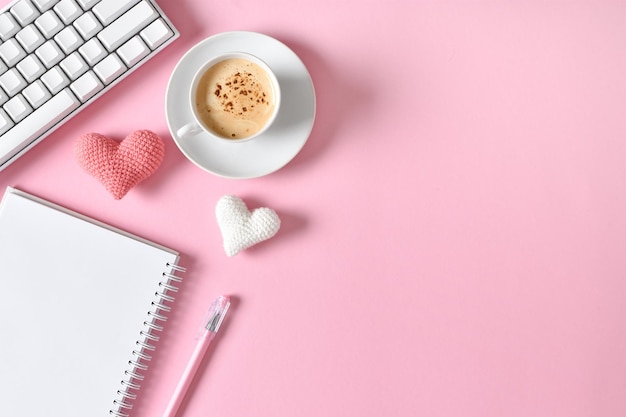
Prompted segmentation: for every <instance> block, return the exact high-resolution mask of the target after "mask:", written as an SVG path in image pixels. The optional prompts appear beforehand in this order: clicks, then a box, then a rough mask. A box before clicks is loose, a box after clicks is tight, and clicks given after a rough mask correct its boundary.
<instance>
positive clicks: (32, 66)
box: [17, 55, 46, 83]
mask: <svg viewBox="0 0 626 417" xmlns="http://www.w3.org/2000/svg"><path fill="white" fill-rule="evenodd" d="M17 69H18V70H19V71H20V73H22V75H23V76H24V79H26V81H27V82H29V83H32V82H33V81H35V80H36V79H37V78H39V77H40V76H41V74H43V73H44V72H46V68H45V67H44V65H43V64H42V63H41V61H40V60H39V58H37V56H36V55H28V56H27V57H26V58H24V59H22V60H21V61H20V62H19V64H17Z"/></svg>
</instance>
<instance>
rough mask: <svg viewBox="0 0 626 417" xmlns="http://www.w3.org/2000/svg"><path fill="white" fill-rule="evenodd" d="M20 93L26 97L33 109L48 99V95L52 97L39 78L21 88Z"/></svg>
mask: <svg viewBox="0 0 626 417" xmlns="http://www.w3.org/2000/svg"><path fill="white" fill-rule="evenodd" d="M22 95H23V96H24V97H25V98H26V100H28V102H29V103H30V105H31V106H33V108H34V109H36V108H37V107H39V106H41V105H42V104H43V103H45V102H46V101H48V99H49V98H50V97H52V95H51V94H50V92H49V91H48V89H47V88H46V87H44V85H43V83H42V82H41V81H40V80H37V81H35V82H34V83H32V84H31V85H29V86H28V87H26V88H25V89H24V90H22Z"/></svg>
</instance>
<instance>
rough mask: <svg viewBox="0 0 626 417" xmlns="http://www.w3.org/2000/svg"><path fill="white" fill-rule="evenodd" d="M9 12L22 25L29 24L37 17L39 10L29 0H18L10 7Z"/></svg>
mask: <svg viewBox="0 0 626 417" xmlns="http://www.w3.org/2000/svg"><path fill="white" fill-rule="evenodd" d="M11 14H12V15H13V17H15V20H17V22H18V23H19V24H20V25H22V27H24V26H26V25H29V24H31V23H33V22H34V21H35V19H36V18H37V17H39V11H38V10H37V9H36V8H35V6H33V5H32V3H31V2H30V1H29V0H20V1H18V2H17V3H15V5H14V6H13V7H11Z"/></svg>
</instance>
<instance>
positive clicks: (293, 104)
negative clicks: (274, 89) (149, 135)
mask: <svg viewBox="0 0 626 417" xmlns="http://www.w3.org/2000/svg"><path fill="white" fill-rule="evenodd" d="M232 51H240V52H248V53H251V54H253V55H256V56H258V57H259V58H261V59H262V60H263V61H265V62H266V63H267V64H268V65H269V66H270V67H271V68H272V70H273V71H274V72H275V73H276V77H277V78H278V82H279V83H280V89H281V94H282V97H281V108H280V113H279V115H278V117H277V119H276V120H275V121H274V123H273V124H272V126H270V128H269V129H268V130H267V131H266V132H265V133H263V134H262V135H261V136H259V137H257V138H255V139H253V140H251V141H247V142H242V143H226V142H223V141H220V140H218V139H214V138H211V137H210V136H209V135H207V134H205V133H201V134H198V135H196V136H191V137H187V138H179V137H177V135H176V132H177V131H178V129H179V128H180V127H182V126H183V125H185V124H187V123H189V122H191V121H193V116H192V114H191V108H190V104H189V88H190V87H191V80H192V78H193V76H194V74H195V72H196V70H197V69H198V68H199V67H200V66H201V65H202V64H203V63H204V62H205V61H206V60H208V59H209V58H211V57H212V56H213V55H216V54H221V53H224V52H232ZM165 117H166V118H167V124H168V126H169V129H170V133H171V134H172V137H173V138H174V142H176V145H178V148H179V149H180V150H181V151H182V153H183V154H184V155H185V156H186V157H187V158H188V159H189V160H190V161H192V162H193V163H194V164H196V165H197V166H199V167H200V168H202V169H204V170H205V171H208V172H210V173H212V174H215V175H218V176H220V177H225V178H239V179H243V178H256V177H261V176H263V175H267V174H270V173H272V172H274V171H277V170H278V169H280V168H282V167H283V166H285V165H286V164H287V163H288V162H289V161H291V160H292V159H293V158H294V157H295V156H296V155H297V154H298V152H300V149H302V147H303V146H304V144H305V143H306V141H307V139H308V138H309V135H310V134H311V130H312V129H313V122H314V120H315V90H314V88H313V81H312V80H311V75H310V74H309V72H308V70H307V69H306V67H305V66H304V64H303V62H302V61H301V60H300V58H299V57H298V56H297V55H296V54H295V53H294V52H293V51H292V50H291V49H290V48H289V47H287V46H286V45H285V44H283V43H281V42H280V41H278V40H276V39H274V38H272V37H270V36H267V35H264V34H260V33H255V32H243V31H236V32H225V33H220V34H217V35H214V36H211V37H209V38H207V39H205V40H203V41H202V42H200V43H198V44H196V45H195V46H194V47H193V48H191V49H190V50H189V51H188V52H187V53H186V54H185V55H184V56H183V57H182V58H181V60H180V61H179V62H178V64H177V65H176V67H175V68H174V71H173V72H172V75H171V77H170V80H169V83H168V85H167V92H166V96H165Z"/></svg>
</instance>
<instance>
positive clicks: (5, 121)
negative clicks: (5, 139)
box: [0, 109, 14, 135]
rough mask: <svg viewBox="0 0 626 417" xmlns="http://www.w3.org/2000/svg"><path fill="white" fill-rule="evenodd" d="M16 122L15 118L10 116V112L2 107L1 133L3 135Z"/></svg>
mask: <svg viewBox="0 0 626 417" xmlns="http://www.w3.org/2000/svg"><path fill="white" fill-rule="evenodd" d="M13 125H14V123H13V120H11V118H10V117H9V115H8V114H6V112H5V111H4V110H2V109H0V135H3V134H4V132H6V131H7V130H9V129H11V128H12V127H13Z"/></svg>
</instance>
